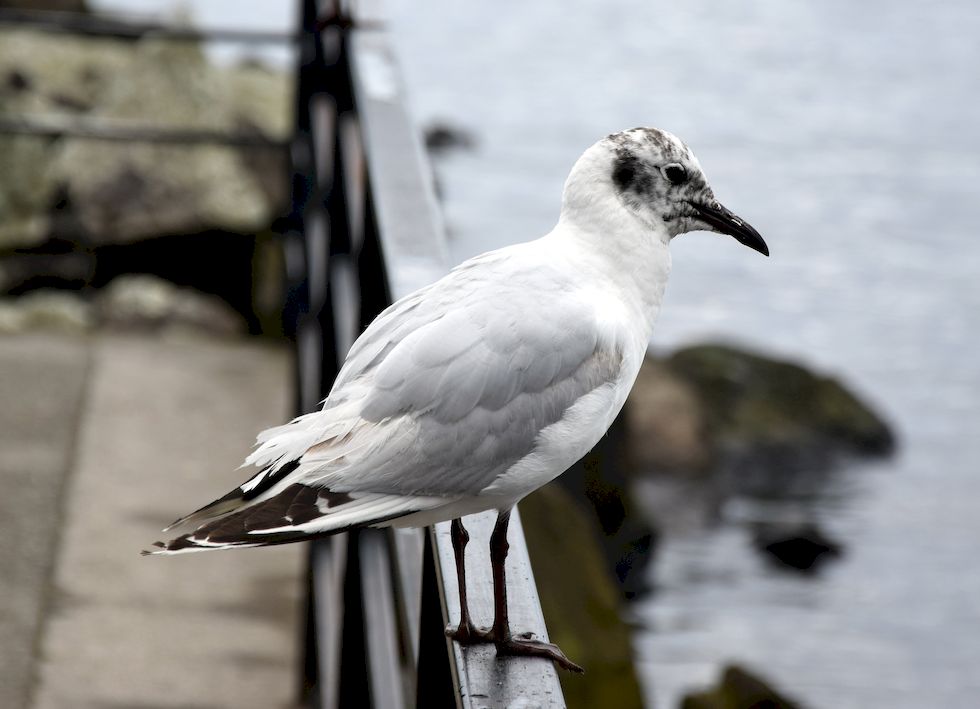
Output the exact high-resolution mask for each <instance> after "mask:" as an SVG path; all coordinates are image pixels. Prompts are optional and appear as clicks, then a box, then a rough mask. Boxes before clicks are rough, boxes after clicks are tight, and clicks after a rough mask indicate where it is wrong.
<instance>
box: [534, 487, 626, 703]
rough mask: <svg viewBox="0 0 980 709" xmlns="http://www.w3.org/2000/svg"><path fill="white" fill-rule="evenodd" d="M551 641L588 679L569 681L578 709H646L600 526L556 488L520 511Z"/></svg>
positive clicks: (565, 684)
mask: <svg viewBox="0 0 980 709" xmlns="http://www.w3.org/2000/svg"><path fill="white" fill-rule="evenodd" d="M520 508H521V513H522V514H521V521H522V522H523V524H524V530H525V536H526V538H527V545H528V550H529V552H530V555H531V562H532V565H533V567H534V576H535V582H536V583H537V587H538V593H539V594H540V598H541V607H542V609H543V610H544V615H545V619H546V621H547V624H548V634H549V635H550V637H551V640H552V642H555V643H557V644H558V645H559V646H560V647H561V648H562V650H563V651H564V652H565V654H566V655H568V657H569V658H570V659H571V660H572V661H573V662H576V663H578V664H579V665H581V666H582V667H584V668H585V675H584V676H583V675H573V674H570V673H567V672H562V673H561V683H562V689H563V690H564V693H565V701H566V702H567V704H568V706H569V708H570V709H578V708H581V709H586V708H592V707H617V708H624V709H628V708H629V707H641V706H642V699H641V694H640V686H639V683H638V681H637V679H636V671H635V668H634V666H633V656H632V647H631V644H630V634H629V629H628V627H627V626H626V623H625V622H624V621H623V619H622V618H621V617H620V614H619V603H620V598H621V594H620V593H619V591H618V588H617V587H616V585H615V583H614V582H613V580H612V577H611V575H610V573H609V571H608V567H607V565H606V563H605V561H604V560H603V557H602V552H601V550H600V545H599V534H600V532H599V529H598V526H597V524H596V522H595V521H594V518H593V517H592V516H591V515H590V514H589V513H587V512H586V511H585V509H584V508H583V507H582V506H580V504H579V503H578V502H577V501H576V500H575V499H574V498H573V497H572V496H571V495H570V494H569V493H568V492H566V491H565V490H563V489H562V488H560V487H558V485H556V484H554V483H552V484H550V485H546V486H545V487H543V488H541V489H540V490H538V491H537V492H535V493H533V494H532V495H530V496H529V497H527V498H526V499H525V500H524V501H523V502H521V505H520Z"/></svg>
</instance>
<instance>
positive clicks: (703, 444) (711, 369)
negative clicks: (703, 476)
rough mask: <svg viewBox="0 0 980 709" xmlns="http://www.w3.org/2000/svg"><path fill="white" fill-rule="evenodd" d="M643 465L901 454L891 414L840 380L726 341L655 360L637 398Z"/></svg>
mask: <svg viewBox="0 0 980 709" xmlns="http://www.w3.org/2000/svg"><path fill="white" fill-rule="evenodd" d="M627 407H628V408H627V411H628V414H629V416H628V422H629V427H630V431H631V439H630V444H629V445H630V450H631V456H632V460H633V464H634V467H635V468H636V469H637V470H647V471H655V472H679V473H685V474H697V473H706V472H710V471H717V470H719V469H722V468H730V469H731V468H734V469H738V470H741V471H745V470H755V471H758V470H772V471H777V472H781V471H785V470H788V469H789V470H807V471H809V470H814V469H827V468H830V467H833V466H834V464H835V463H836V461H837V459H839V458H840V457H841V456H879V455H887V454H889V453H891V452H892V451H893V449H894V447H895V438H894V435H893V434H892V432H891V430H890V429H889V427H888V426H887V424H885V423H884V421H883V420H882V419H881V418H880V417H879V416H878V415H877V414H876V413H875V412H874V411H872V410H871V409H870V408H869V407H868V406H867V405H866V404H864V403H863V402H861V401H860V400H859V399H858V398H857V397H856V396H855V395H854V394H852V393H851V392H850V391H848V390H847V389H846V388H845V387H844V386H843V385H842V384H840V383H839V382H838V381H836V380H834V379H832V378H830V377H825V376H821V375H817V374H814V373H812V372H810V371H808V370H806V369H804V368H803V367H801V366H799V365H796V364H792V363H790V362H784V361H780V360H776V359H770V358H767V357H763V356H761V355H759V354H755V353H752V352H748V351H744V350H739V349H736V348H733V347H727V346H721V345H701V346H697V347H690V348H686V349H683V350H680V351H678V352H676V353H675V354H673V355H672V356H670V357H668V358H667V359H665V360H662V361H656V360H649V361H648V362H647V363H645V364H644V367H643V370H641V373H640V378H639V379H638V382H637V386H636V387H635V388H634V392H633V394H632V395H631V397H630V401H629V402H628V404H627Z"/></svg>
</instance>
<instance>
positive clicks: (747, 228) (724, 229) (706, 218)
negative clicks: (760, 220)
mask: <svg viewBox="0 0 980 709" xmlns="http://www.w3.org/2000/svg"><path fill="white" fill-rule="evenodd" d="M688 204H690V205H691V206H692V207H693V208H694V210H695V211H696V212H697V213H698V215H699V216H700V217H701V221H703V222H705V223H706V224H708V225H709V226H711V228H712V229H715V230H716V231H719V232H721V233H722V234H728V235H729V236H734V237H735V238H736V239H738V240H739V242H740V243H742V244H745V245H746V246H748V247H749V248H750V249H755V250H756V251H758V252H759V253H760V254H763V255H764V256H768V255H769V247H768V246H766V242H765V241H763V240H762V237H761V236H760V235H759V232H757V231H756V230H755V229H754V228H753V227H752V225H751V224H749V223H748V222H746V221H744V220H742V218H741V217H737V216H735V215H734V214H732V213H731V212H730V211H729V210H728V209H727V208H725V207H723V206H722V205H720V204H718V203H717V202H715V203H714V204H703V203H701V202H693V201H692V202H688Z"/></svg>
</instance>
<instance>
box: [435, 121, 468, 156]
mask: <svg viewBox="0 0 980 709" xmlns="http://www.w3.org/2000/svg"><path fill="white" fill-rule="evenodd" d="M424 139H425V147H426V149H427V150H428V151H429V152H430V153H434V154H438V153H444V152H448V151H450V150H469V149H472V148H473V146H474V145H476V140H475V139H474V138H473V135H472V133H470V132H468V131H466V130H464V129H462V128H459V127H458V126H451V125H448V124H446V123H433V124H432V125H430V126H427V127H426V128H425V131H424Z"/></svg>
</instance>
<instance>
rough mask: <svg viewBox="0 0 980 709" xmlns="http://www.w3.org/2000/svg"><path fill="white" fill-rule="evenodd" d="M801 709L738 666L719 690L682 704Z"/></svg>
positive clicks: (705, 708)
mask: <svg viewBox="0 0 980 709" xmlns="http://www.w3.org/2000/svg"><path fill="white" fill-rule="evenodd" d="M799 706H800V705H799V704H797V703H796V702H794V701H793V700H791V699H787V698H786V697H785V696H783V695H781V694H780V693H778V692H777V691H776V690H775V689H773V688H772V687H770V686H769V685H768V684H766V683H765V682H764V681H762V680H761V679H759V678H758V677H756V676H755V675H753V674H751V673H749V672H748V671H747V670H744V669H742V668H741V667H738V666H735V665H732V666H729V667H728V668H726V669H725V673H724V675H722V678H721V683H720V684H719V685H718V686H717V687H715V688H713V689H710V690H709V691H707V692H698V693H696V694H689V695H687V696H686V697H684V700H683V702H681V709H798V707H799Z"/></svg>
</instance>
